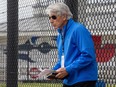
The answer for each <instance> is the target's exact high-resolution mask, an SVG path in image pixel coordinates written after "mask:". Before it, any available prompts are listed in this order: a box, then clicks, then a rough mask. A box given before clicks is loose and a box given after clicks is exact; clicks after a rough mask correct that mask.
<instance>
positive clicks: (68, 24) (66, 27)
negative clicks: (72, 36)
mask: <svg viewBox="0 0 116 87" xmlns="http://www.w3.org/2000/svg"><path fill="white" fill-rule="evenodd" d="M72 23H73V19H72V18H70V19H69V20H68V22H67V24H66V25H64V26H63V31H64V33H65V32H66V31H67V30H68V29H69V27H70V26H71V24H72ZM61 32H62V29H60V28H58V33H61Z"/></svg>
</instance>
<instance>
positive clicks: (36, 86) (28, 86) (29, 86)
mask: <svg viewBox="0 0 116 87" xmlns="http://www.w3.org/2000/svg"><path fill="white" fill-rule="evenodd" d="M0 87H6V85H5V84H0ZM18 87H62V84H60V83H19V84H18Z"/></svg>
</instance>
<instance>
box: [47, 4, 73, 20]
mask: <svg viewBox="0 0 116 87" xmlns="http://www.w3.org/2000/svg"><path fill="white" fill-rule="evenodd" d="M45 12H46V13H47V14H48V15H50V14H51V13H56V14H57V15H66V16H67V20H68V19H70V18H72V17H73V15H72V13H71V11H70V9H69V7H68V6H67V5H66V4H64V3H55V4H51V5H49V6H48V7H47V8H46V10H45Z"/></svg>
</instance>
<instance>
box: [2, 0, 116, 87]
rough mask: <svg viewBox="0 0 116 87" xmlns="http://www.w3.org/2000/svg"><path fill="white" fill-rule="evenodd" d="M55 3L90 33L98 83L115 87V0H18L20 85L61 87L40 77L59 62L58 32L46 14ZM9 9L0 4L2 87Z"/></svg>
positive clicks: (59, 83)
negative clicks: (60, 4)
mask: <svg viewBox="0 0 116 87" xmlns="http://www.w3.org/2000/svg"><path fill="white" fill-rule="evenodd" d="M56 2H65V3H66V4H67V5H68V6H69V7H70V9H71V11H72V13H73V14H74V19H75V20H76V21H79V22H81V23H83V24H84V25H86V27H87V28H88V29H89V31H90V32H91V34H92V36H93V40H94V43H95V48H96V54H97V61H98V68H99V70H98V72H99V77H98V79H99V81H103V82H104V83H106V84H107V87H116V29H115V5H116V3H115V0H19V1H18V3H19V13H18V14H19V21H18V22H19V25H18V26H19V31H18V32H19V37H18V39H19V43H18V47H19V49H18V81H19V82H28V83H25V84H23V83H19V85H23V86H21V87H27V86H29V85H30V84H31V82H37V84H35V83H33V84H31V86H33V87H34V85H35V87H36V85H38V87H41V86H42V87H60V86H62V84H61V81H48V80H46V79H45V77H42V78H38V76H37V74H38V73H40V72H41V70H43V69H45V68H49V69H51V68H52V67H53V66H54V64H55V63H56V61H57V48H56V36H57V31H55V30H54V29H53V27H52V26H51V25H50V23H49V19H48V16H47V15H46V14H45V9H46V7H47V6H48V5H49V4H51V3H56ZM6 5H7V1H6V0H0V87H3V86H2V85H4V82H5V81H6V65H7V64H6V55H7V53H6V45H7V8H6V7H7V6H6ZM11 49H12V48H11ZM56 82H58V83H56ZM112 84H114V85H112ZM99 87H101V86H99Z"/></svg>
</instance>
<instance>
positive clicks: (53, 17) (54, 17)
mask: <svg viewBox="0 0 116 87" xmlns="http://www.w3.org/2000/svg"><path fill="white" fill-rule="evenodd" d="M51 18H52V19H53V20H55V19H57V17H56V16H55V15H53V16H50V17H49V19H51Z"/></svg>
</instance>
